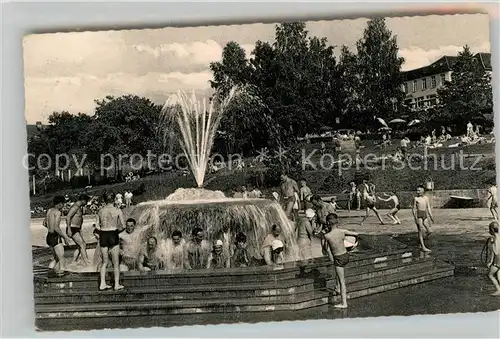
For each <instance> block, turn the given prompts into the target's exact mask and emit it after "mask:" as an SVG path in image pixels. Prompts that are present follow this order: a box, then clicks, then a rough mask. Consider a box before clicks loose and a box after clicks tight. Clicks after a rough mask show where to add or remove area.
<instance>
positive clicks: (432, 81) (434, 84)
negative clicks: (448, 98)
mask: <svg viewBox="0 0 500 339" xmlns="http://www.w3.org/2000/svg"><path fill="white" fill-rule="evenodd" d="M431 88H436V76H435V75H433V76H432V77H431Z"/></svg>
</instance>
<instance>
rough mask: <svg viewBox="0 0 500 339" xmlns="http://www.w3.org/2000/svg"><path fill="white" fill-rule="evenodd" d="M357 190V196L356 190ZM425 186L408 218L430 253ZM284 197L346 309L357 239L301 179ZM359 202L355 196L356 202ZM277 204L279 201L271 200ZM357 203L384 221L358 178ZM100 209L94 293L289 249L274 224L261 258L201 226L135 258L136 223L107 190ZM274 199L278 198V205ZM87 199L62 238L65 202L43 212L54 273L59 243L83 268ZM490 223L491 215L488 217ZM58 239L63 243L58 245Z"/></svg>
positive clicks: (496, 254) (227, 235)
mask: <svg viewBox="0 0 500 339" xmlns="http://www.w3.org/2000/svg"><path fill="white" fill-rule="evenodd" d="M359 191H361V192H359ZM424 191H425V190H424V188H423V187H422V186H419V187H418V188H417V194H416V196H415V197H414V200H413V205H412V212H413V216H414V219H415V223H416V225H417V230H418V237H419V242H420V245H421V250H422V251H424V252H430V250H429V249H428V248H427V247H426V246H425V243H424V240H425V239H426V238H427V237H428V236H429V235H430V234H431V233H432V228H431V223H430V221H432V222H434V219H433V215H432V210H431V207H430V203H429V200H428V198H427V197H426V196H425V194H424ZM491 191H492V190H490V199H491V200H492V202H491V204H490V205H492V206H493V207H492V208H493V209H495V212H496V208H497V206H498V203H497V198H496V192H491ZM281 194H282V197H281V198H278V199H279V200H280V202H281V204H282V205H283V209H284V211H285V212H286V214H287V216H288V217H289V218H290V219H291V220H293V222H294V223H295V230H296V235H297V244H298V246H299V251H300V258H301V259H309V258H311V257H312V247H311V246H312V238H313V237H314V236H317V237H319V238H320V239H321V247H322V253H323V255H327V256H328V257H329V258H330V260H331V261H332V262H333V265H334V267H335V272H336V277H337V291H338V292H340V295H341V299H342V302H341V303H340V304H338V305H335V307H337V308H346V307H347V290H346V286H345V278H344V267H345V266H346V265H347V264H348V263H349V252H348V250H347V249H346V247H345V244H344V239H345V237H346V236H353V237H358V234H357V233H355V232H351V231H348V230H345V229H341V228H339V219H338V216H337V213H336V212H337V208H338V206H337V205H336V202H335V201H334V200H333V201H332V202H325V201H323V199H322V198H321V197H319V196H318V195H314V194H312V192H311V190H310V189H309V188H308V187H307V184H306V181H305V180H304V179H303V180H301V184H300V187H299V186H298V185H297V183H296V182H295V181H294V180H293V179H291V178H289V177H288V176H286V175H283V176H282V185H281ZM360 196H361V197H360ZM386 196H387V198H386V199H384V198H381V197H379V199H381V200H385V201H392V202H393V203H394V207H393V208H392V209H391V211H390V212H389V214H388V217H389V218H390V219H391V220H392V221H393V222H394V223H395V224H399V223H400V221H399V219H398V218H397V213H398V211H399V209H400V204H399V199H398V197H397V195H396V194H395V193H394V192H392V193H391V194H389V195H386ZM275 198H277V197H276V196H275ZM360 198H361V200H362V201H363V203H364V206H365V208H366V215H365V217H364V218H363V222H364V221H365V220H366V218H367V217H368V215H369V211H370V210H371V211H373V212H374V213H375V215H376V216H377V217H378V219H379V221H380V223H381V224H383V223H384V221H383V220H382V218H381V216H380V214H379V212H378V211H377V209H376V207H375V201H376V197H375V187H374V185H372V184H369V183H368V181H367V180H363V183H362V185H361V190H360V189H359V188H358V187H357V186H356V185H352V186H351V191H350V197H349V209H350V207H351V204H352V203H353V202H354V201H355V200H358V209H359V206H360V204H359V200H360ZM103 199H104V202H105V203H106V205H105V206H104V207H102V208H101V209H100V210H99V212H98V213H97V216H96V217H97V220H96V227H95V229H94V232H93V233H94V235H95V237H96V238H97V239H98V247H99V248H100V249H99V251H98V252H97V253H98V254H100V255H99V256H98V257H99V258H100V263H99V264H98V271H99V272H100V287H99V289H100V290H107V289H111V288H114V290H120V289H123V288H124V286H122V285H121V284H120V269H121V268H120V266H121V267H122V269H123V267H126V270H129V271H133V270H138V271H142V272H147V271H150V270H162V269H169V270H176V269H187V270H189V269H219V268H229V267H246V266H258V265H280V264H281V263H283V251H284V249H285V247H286V246H287V244H286V241H284V239H283V237H281V228H280V226H279V225H272V226H271V231H270V233H269V234H268V235H267V236H266V237H265V239H264V240H263V242H262V247H261V249H260V254H261V257H260V258H256V257H253V256H251V255H250V254H249V253H248V251H247V249H246V240H247V237H246V235H245V234H243V233H238V234H231V230H229V229H226V230H223V231H222V232H221V234H220V236H219V237H216V239H215V241H214V242H213V243H212V244H210V243H209V242H208V241H207V240H206V239H205V232H204V230H203V229H202V228H195V229H193V230H192V233H191V239H190V240H188V241H186V240H185V239H184V236H185V235H183V234H182V233H181V232H180V231H174V232H172V234H171V235H170V238H169V239H168V240H167V242H169V246H170V249H171V250H170V251H169V252H168V256H167V258H164V257H159V256H158V251H157V247H158V239H157V238H155V237H154V236H150V237H148V238H147V240H146V243H145V244H144V246H142V247H141V249H140V251H139V253H135V252H134V250H133V246H132V244H133V241H134V240H133V239H134V237H133V235H134V233H135V232H136V227H135V226H136V221H135V220H134V219H131V218H129V219H127V220H125V218H124V215H123V213H122V210H121V209H120V208H117V207H116V206H115V205H114V201H115V196H114V194H113V193H112V192H109V191H108V192H105V193H104V195H103ZM278 199H277V200H278ZM87 200H88V197H86V196H81V197H80V198H79V200H78V201H77V202H76V203H75V204H74V205H73V206H72V207H71V209H70V211H69V213H68V214H67V216H66V223H67V226H68V227H67V230H66V233H65V232H63V231H62V230H61V228H60V222H61V218H62V213H61V209H62V206H63V204H64V197H61V196H56V197H55V198H54V201H53V208H51V209H49V210H48V211H47V215H46V218H45V221H44V225H45V226H46V227H47V228H48V234H47V238H46V241H47V244H48V245H49V247H51V248H52V250H53V253H54V259H55V266H54V269H55V271H56V273H57V274H59V275H63V274H64V267H65V265H64V242H65V243H66V244H69V243H70V241H74V242H75V243H76V244H77V247H78V250H77V251H76V252H75V256H74V260H75V261H76V260H77V259H78V258H79V257H81V259H82V261H83V262H85V263H88V262H89V258H88V255H87V252H86V244H85V241H84V240H83V237H82V235H81V227H82V225H83V207H84V206H85V205H86V203H87ZM297 205H299V206H300V208H301V209H302V210H303V211H304V212H305V213H304V216H299V214H298V213H296V212H297V211H296V208H294V207H295V206H297ZM492 214H493V216H494V217H495V219H496V218H497V214H494V213H493V211H492ZM489 231H490V234H491V241H490V245H491V248H492V255H491V258H490V260H489V261H488V265H487V266H488V268H489V274H488V276H489V278H490V280H491V281H492V282H493V284H494V285H495V288H496V292H495V293H494V295H500V239H499V238H498V223H497V221H494V222H492V223H491V224H490V226H489ZM63 240H64V242H63ZM110 258H111V263H112V266H113V271H114V286H110V285H108V284H107V283H106V271H107V267H108V265H109V261H110Z"/></svg>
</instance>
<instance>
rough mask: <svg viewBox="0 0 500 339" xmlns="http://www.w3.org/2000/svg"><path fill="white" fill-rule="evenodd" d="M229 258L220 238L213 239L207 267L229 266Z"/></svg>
mask: <svg viewBox="0 0 500 339" xmlns="http://www.w3.org/2000/svg"><path fill="white" fill-rule="evenodd" d="M230 260H231V258H230V257H229V256H228V254H227V253H225V251H223V242H222V240H220V239H217V240H215V241H214V243H213V247H212V251H211V252H210V253H209V254H208V259H207V268H214V269H216V268H229V265H230Z"/></svg>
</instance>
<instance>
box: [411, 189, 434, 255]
mask: <svg viewBox="0 0 500 339" xmlns="http://www.w3.org/2000/svg"><path fill="white" fill-rule="evenodd" d="M424 191H425V189H424V187H423V186H418V187H417V196H416V197H415V198H413V205H412V208H411V212H412V214H413V218H415V224H416V225H417V230H418V239H419V241H420V247H421V248H422V251H424V252H431V250H430V249H428V248H427V247H426V246H425V244H424V230H423V229H424V228H425V229H426V231H427V235H426V236H425V237H428V236H429V235H430V234H431V233H432V230H431V224H430V221H429V218H430V220H431V221H432V222H434V218H433V217H432V211H431V204H430V202H429V198H427V197H426V196H425V195H424ZM425 221H427V222H428V225H426V224H425Z"/></svg>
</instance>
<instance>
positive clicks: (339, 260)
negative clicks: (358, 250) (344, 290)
mask: <svg viewBox="0 0 500 339" xmlns="http://www.w3.org/2000/svg"><path fill="white" fill-rule="evenodd" d="M348 263H349V253H347V252H346V253H344V254H341V255H334V256H333V265H334V266H337V267H344V266H345V265H347V264H348Z"/></svg>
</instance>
